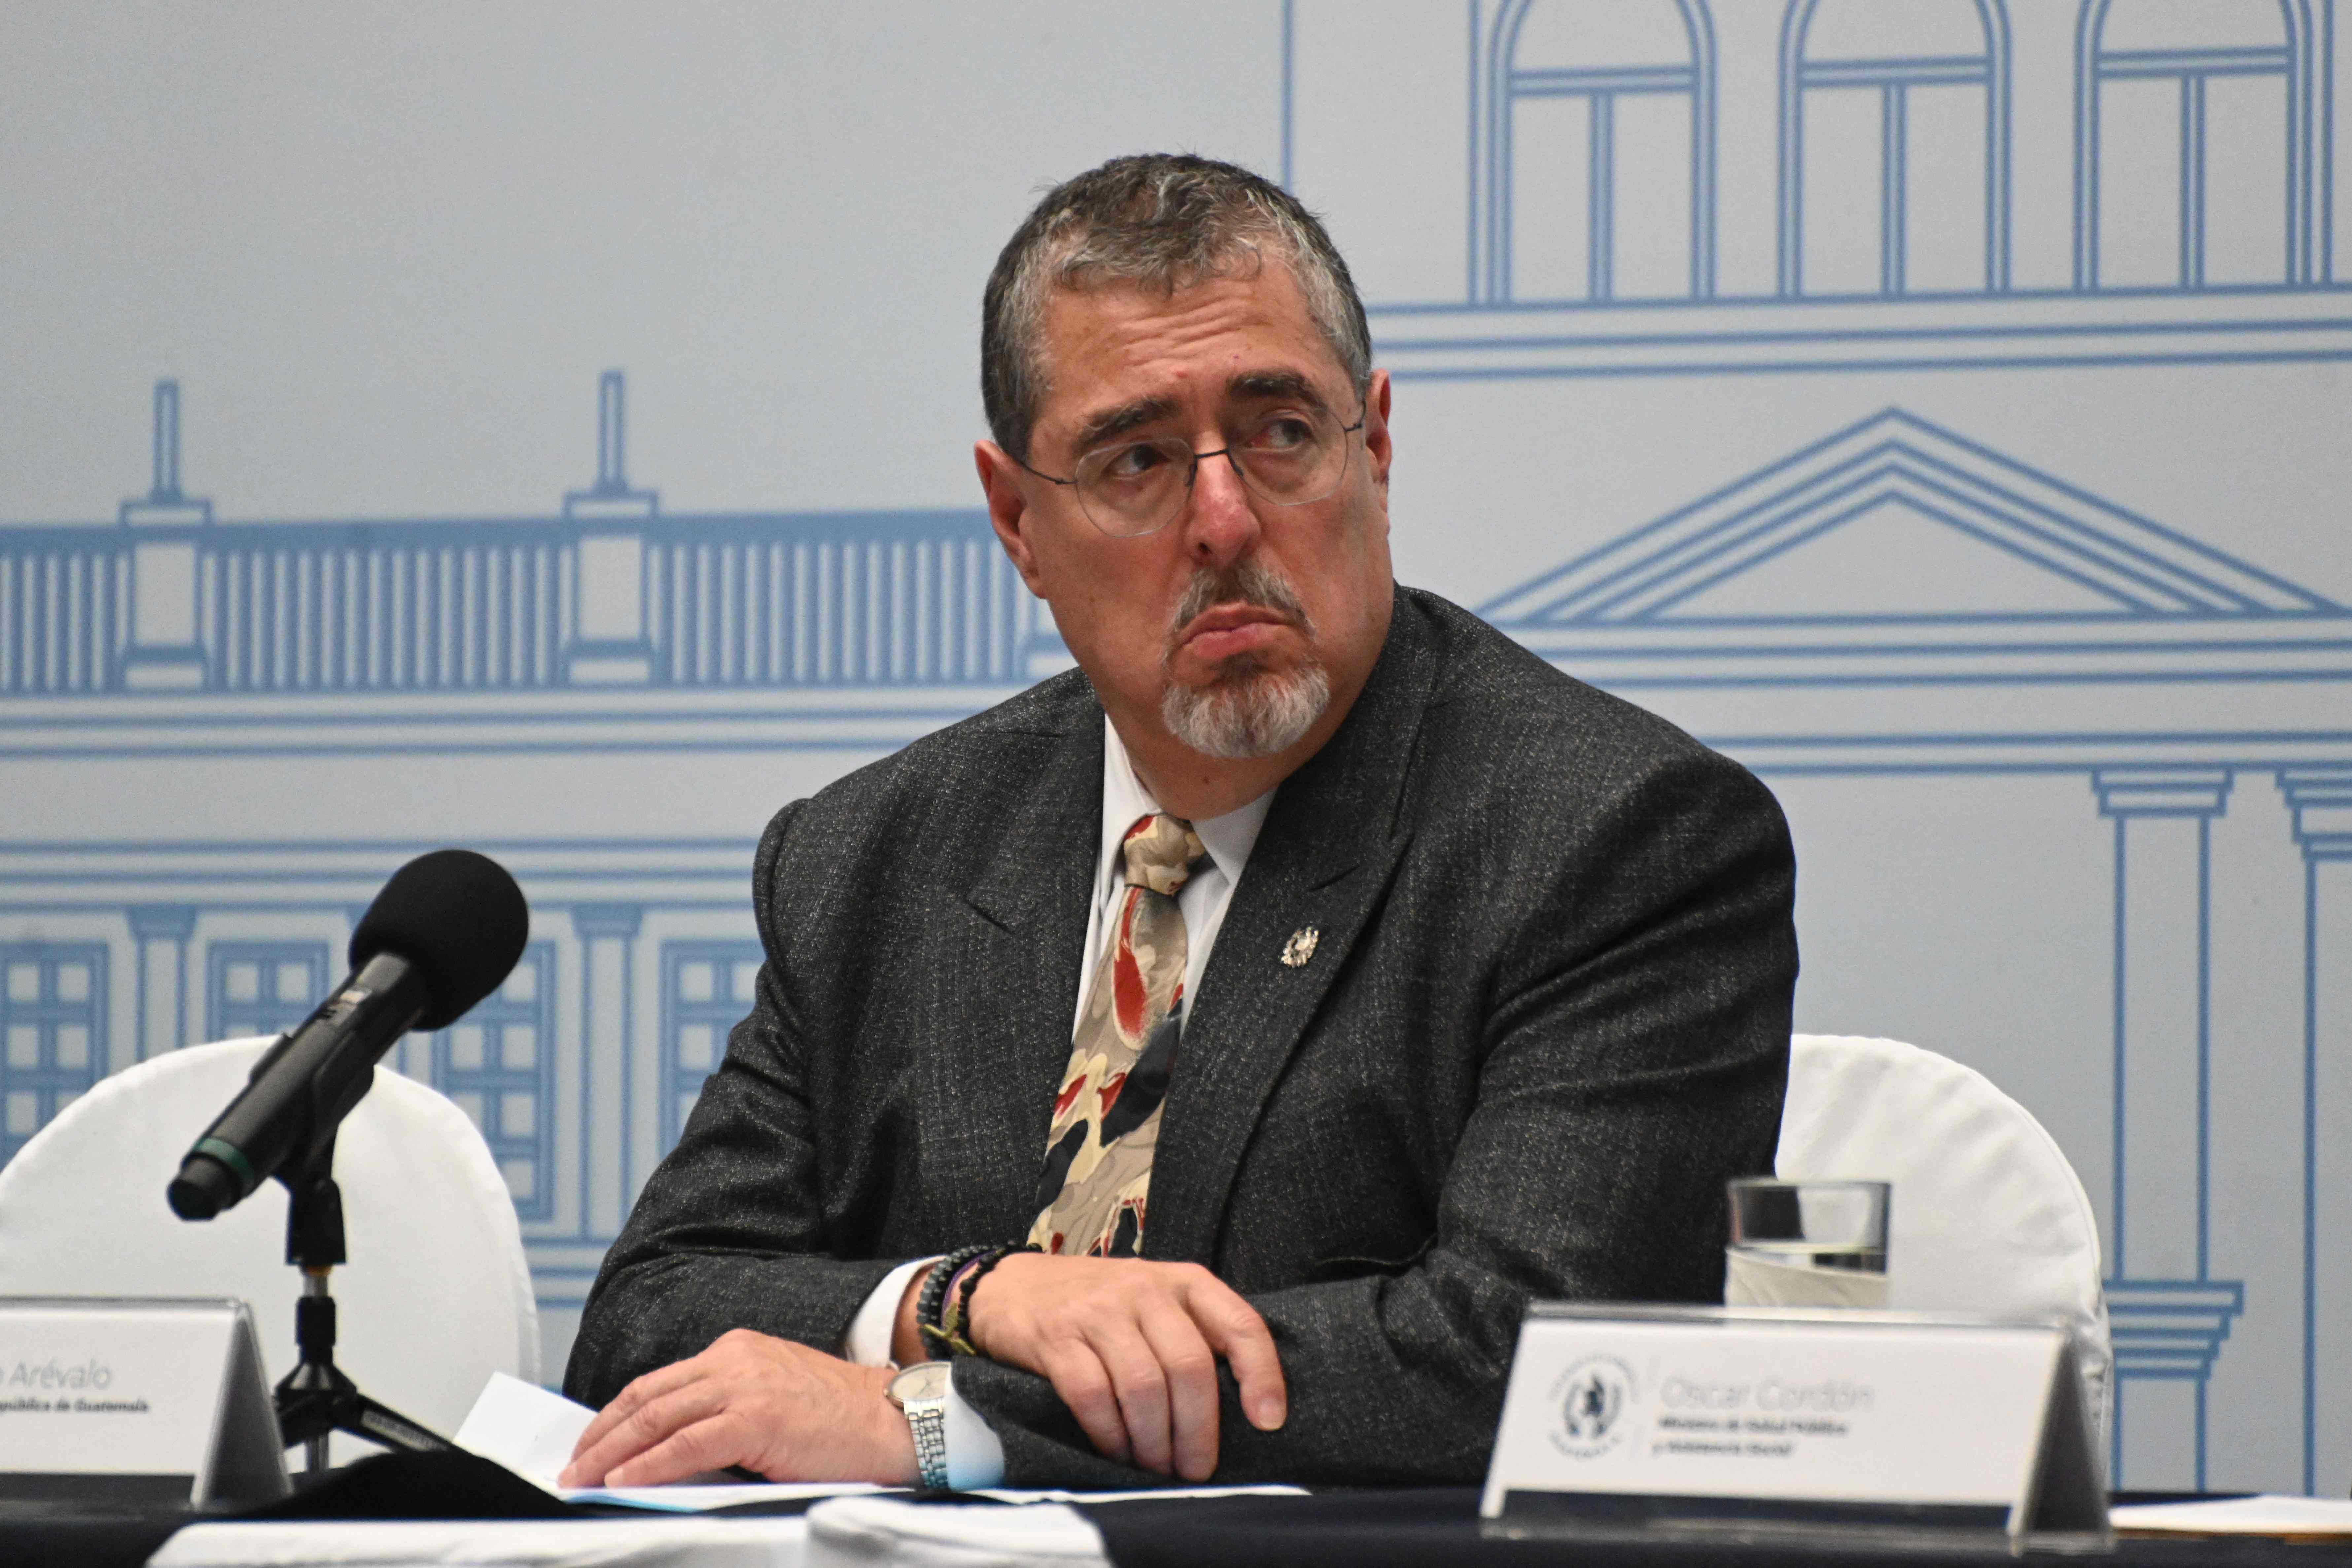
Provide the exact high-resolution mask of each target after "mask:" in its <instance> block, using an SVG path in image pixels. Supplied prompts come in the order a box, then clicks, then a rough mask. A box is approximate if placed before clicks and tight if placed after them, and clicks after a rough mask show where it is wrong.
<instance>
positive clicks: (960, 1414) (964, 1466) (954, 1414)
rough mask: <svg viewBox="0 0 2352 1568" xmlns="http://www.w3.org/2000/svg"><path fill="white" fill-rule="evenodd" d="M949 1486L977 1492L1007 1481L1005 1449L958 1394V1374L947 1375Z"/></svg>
mask: <svg viewBox="0 0 2352 1568" xmlns="http://www.w3.org/2000/svg"><path fill="white" fill-rule="evenodd" d="M943 1436H945V1437H946V1439H947V1448H948V1485H949V1486H950V1487H952V1488H954V1489H956V1490H957V1491H960V1492H976V1491H979V1490H980V1489H982V1488H983V1487H992V1486H998V1485H1001V1484H1003V1480H1004V1445H1003V1443H1001V1442H999V1441H998V1440H997V1436H996V1431H995V1429H994V1428H993V1427H992V1426H989V1424H988V1423H987V1422H986V1421H984V1420H982V1418H981V1414H980V1412H979V1411H977V1410H974V1409H973V1408H972V1407H971V1405H967V1404H965V1403H964V1399H963V1395H962V1394H958V1393H957V1392H956V1387H955V1373H952V1372H950V1373H948V1407H947V1430H946V1432H945V1433H944V1434H943Z"/></svg>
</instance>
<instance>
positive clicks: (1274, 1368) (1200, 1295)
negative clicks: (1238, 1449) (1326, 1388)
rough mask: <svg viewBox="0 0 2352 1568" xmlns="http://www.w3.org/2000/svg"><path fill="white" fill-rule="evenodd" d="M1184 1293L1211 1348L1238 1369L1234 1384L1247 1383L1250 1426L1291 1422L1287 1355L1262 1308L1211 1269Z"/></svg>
mask: <svg viewBox="0 0 2352 1568" xmlns="http://www.w3.org/2000/svg"><path fill="white" fill-rule="evenodd" d="M1178 1294H1179V1295H1180V1296H1181V1299H1182V1300H1183V1302H1184V1310H1186V1311H1187V1312H1189V1313H1190V1314H1191V1315H1192V1321H1193V1322H1195V1323H1197V1324H1199V1325H1200V1329H1201V1334H1202V1338H1204V1339H1206V1340H1207V1341H1208V1342H1209V1347H1210V1349H1212V1350H1213V1351H1215V1352H1217V1353H1218V1354H1219V1355H1221V1356H1223V1357H1224V1358H1225V1361H1226V1363H1227V1364H1229V1365H1230V1366H1232V1368H1233V1369H1234V1382H1235V1383H1237V1384H1240V1385H1241V1397H1242V1414H1243V1415H1246V1416H1248V1417H1249V1422H1250V1425H1251V1426H1255V1427H1256V1428H1257V1429H1258V1430H1259V1431H1261V1432H1271V1431H1273V1430H1275V1429H1276V1427H1278V1426H1281V1425H1282V1424H1283V1423H1284V1422H1285V1421H1286V1420H1288V1419H1289V1417H1290V1390H1289V1387H1288V1385H1287V1384H1285V1383H1284V1381H1283V1376H1282V1357H1281V1356H1280V1355H1279V1354H1277V1353H1276V1351H1275V1348H1274V1332H1273V1331H1272V1330H1270V1329H1268V1328H1267V1327H1266V1326H1265V1319H1264V1318H1261V1317H1259V1316H1258V1314H1257V1309H1256V1308H1255V1307H1253V1306H1251V1305H1250V1304H1249V1303H1248V1302H1247V1301H1245V1300H1242V1298H1241V1296H1240V1295H1239V1293H1237V1292H1236V1291H1235V1290H1234V1289H1233V1287H1231V1286H1229V1285H1227V1284H1226V1283H1225V1282H1224V1281H1223V1280H1222V1279H1218V1278H1217V1277H1216V1276H1215V1275H1213V1274H1211V1273H1209V1272H1208V1271H1207V1270H1205V1269H1204V1270H1202V1272H1201V1273H1200V1274H1199V1275H1198V1276H1196V1277H1194V1278H1192V1279H1188V1280H1187V1281H1186V1282H1185V1284H1184V1285H1183V1286H1182V1287H1181V1289H1180V1290H1179V1292H1178Z"/></svg>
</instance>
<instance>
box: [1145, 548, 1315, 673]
mask: <svg viewBox="0 0 2352 1568" xmlns="http://www.w3.org/2000/svg"><path fill="white" fill-rule="evenodd" d="M1234 604H1241V605H1256V606H1258V607H1259V608H1260V609H1266V610H1274V611H1276V612H1278V613H1280V614H1282V615H1286V616H1290V617H1291V618H1292V619H1294V620H1296V621H1297V623H1298V625H1299V626H1300V628H1301V629H1302V630H1304V631H1306V632H1307V635H1308V636H1310V637H1312V636H1313V635H1314V631H1315V628H1314V626H1313V625H1312V624H1311V623H1310V622H1309V621H1308V620H1307V606H1306V605H1303V604H1301V603H1300V602H1299V598H1298V593H1297V590H1296V589H1294V588H1293V587H1291V585H1290V582H1289V579H1287V578H1286V577H1285V576H1283V574H1281V573H1279V572H1277V571H1276V570H1275V569H1274V568H1273V567H1271V566H1268V565H1266V564H1265V563H1263V562H1259V561H1255V560H1252V561H1242V562H1238V563H1235V564H1234V566H1232V567H1231V568H1229V569H1228V570H1226V571H1223V572H1213V571H1210V570H1209V569H1208V568H1207V567H1202V569H1201V570H1200V571H1198V572H1196V573H1194V574H1192V582H1190V583H1189V584H1185V587H1184V596H1183V597H1182V598H1181V599H1179V600H1178V601H1177V602H1176V613H1175V614H1174V615H1172V616H1170V617H1169V618H1168V650H1169V653H1170V655H1171V657H1172V656H1173V655H1174V653H1175V650H1176V639H1177V638H1178V637H1181V636H1182V635H1183V632H1184V628H1185V627H1186V626H1191V625H1192V622H1193V621H1194V620H1195V619H1197V618H1198V617H1200V616H1202V615H1205V614H1207V613H1208V612H1209V611H1210V610H1212V609H1214V608H1215V607H1216V606H1217V605H1234Z"/></svg>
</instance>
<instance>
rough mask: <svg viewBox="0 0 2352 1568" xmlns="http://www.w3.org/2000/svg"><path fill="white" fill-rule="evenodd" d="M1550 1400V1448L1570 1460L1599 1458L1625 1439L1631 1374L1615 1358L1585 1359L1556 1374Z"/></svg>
mask: <svg viewBox="0 0 2352 1568" xmlns="http://www.w3.org/2000/svg"><path fill="white" fill-rule="evenodd" d="M1551 1397H1552V1408H1553V1409H1554V1410H1555V1411H1557V1412H1558V1416H1557V1419H1556V1421H1555V1423H1554V1425H1553V1427H1552V1433H1551V1444H1552V1447H1555V1448H1558V1449H1559V1451H1560V1452H1561V1453H1563V1454H1566V1455H1567V1456H1568V1457H1569V1458H1572V1459H1593V1458H1600V1457H1601V1455H1603V1454H1605V1453H1607V1452H1609V1450H1610V1449H1612V1448H1613V1447H1616V1446H1617V1445H1618V1444H1619V1443H1620V1442H1622V1440H1623V1439H1624V1436H1625V1428H1626V1426H1627V1422H1626V1420H1625V1406H1626V1405H1629V1404H1630V1403H1632V1401H1633V1372H1632V1370H1631V1369H1630V1368H1628V1367H1627V1366H1626V1364H1625V1363H1623V1362H1622V1361H1619V1360H1618V1359H1617V1358H1616V1357H1615V1356H1605V1355H1598V1356H1587V1357H1585V1358H1584V1359H1583V1360H1582V1361H1580V1362H1578V1363H1576V1364H1575V1365H1573V1366H1571V1367H1570V1368H1569V1369H1568V1370H1567V1371H1566V1372H1563V1373H1560V1374H1559V1381H1558V1382H1557V1383H1554V1384H1552V1389H1551Z"/></svg>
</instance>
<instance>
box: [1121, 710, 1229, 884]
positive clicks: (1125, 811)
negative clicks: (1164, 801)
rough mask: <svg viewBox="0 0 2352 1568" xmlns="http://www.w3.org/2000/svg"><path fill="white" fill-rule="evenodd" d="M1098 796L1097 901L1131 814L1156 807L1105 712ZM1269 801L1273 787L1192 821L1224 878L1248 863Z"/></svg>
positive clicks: (1145, 812)
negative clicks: (1100, 804)
mask: <svg viewBox="0 0 2352 1568" xmlns="http://www.w3.org/2000/svg"><path fill="white" fill-rule="evenodd" d="M1102 801H1103V810H1102V853H1101V855H1100V857H1099V858H1097V860H1096V861H1095V895H1096V901H1097V902H1100V901H1101V900H1102V899H1103V897H1105V896H1106V895H1107V894H1108V891H1109V889H1110V888H1111V886H1112V882H1113V879H1114V878H1115V877H1116V875H1117V869H1118V859H1117V857H1118V847H1119V844H1120V843H1121V841H1122V840H1124V839H1125V838H1126V837H1127V830H1128V829H1129V828H1130V827H1132V826H1135V820H1136V818H1138V817H1139V816H1150V815H1151V814H1152V813H1154V812H1156V811H1158V810H1159V809H1160V803H1159V802H1158V801H1157V800H1154V799H1153V798H1152V796H1151V792H1150V790H1149V789H1146V788H1145V787H1144V784H1143V781H1142V780H1141V779H1139V778H1138V777H1136V776H1135V764H1134V763H1132V762H1130V761H1129V759H1128V755H1127V747H1126V746H1125V744H1123V743H1122V742H1120V740H1119V738H1118V727H1117V726H1116V725H1114V724H1113V723H1112V722H1111V721H1110V718H1109V716H1108V714H1106V715H1105V716H1104V718H1103V788H1102ZM1273 805H1274V791H1273V790H1268V791H1266V792H1265V794H1264V795H1259V796H1258V797H1257V798H1256V799H1255V800H1253V801H1251V802H1249V803H1248V804H1247V805H1237V806H1235V807H1234V809H1233V810H1231V811H1229V812H1226V813H1225V814H1224V815H1223V816H1213V817H1210V818H1209V819H1208V820H1207V821H1205V822H1196V823H1194V824H1192V831H1193V832H1194V833H1196V834H1198V835H1199V836H1200V839H1201V843H1202V846H1203V847H1206V848H1207V850H1208V851H1209V858H1210V859H1211V860H1212V861H1213V862H1215V864H1216V868H1217V869H1218V870H1220V871H1222V872H1223V873H1224V876H1225V880H1226V881H1228V882H1231V883H1234V884H1235V885H1239V883H1240V881H1241V879H1242V868H1243V867H1244V866H1245V865H1247V864H1248V863H1249V858H1250V851H1251V850H1252V849H1254V848H1255V847H1257V835H1258V829H1259V828H1261V827H1264V826H1265V814H1266V812H1267V811H1268V810H1269V809H1271V808H1272V806H1273Z"/></svg>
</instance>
